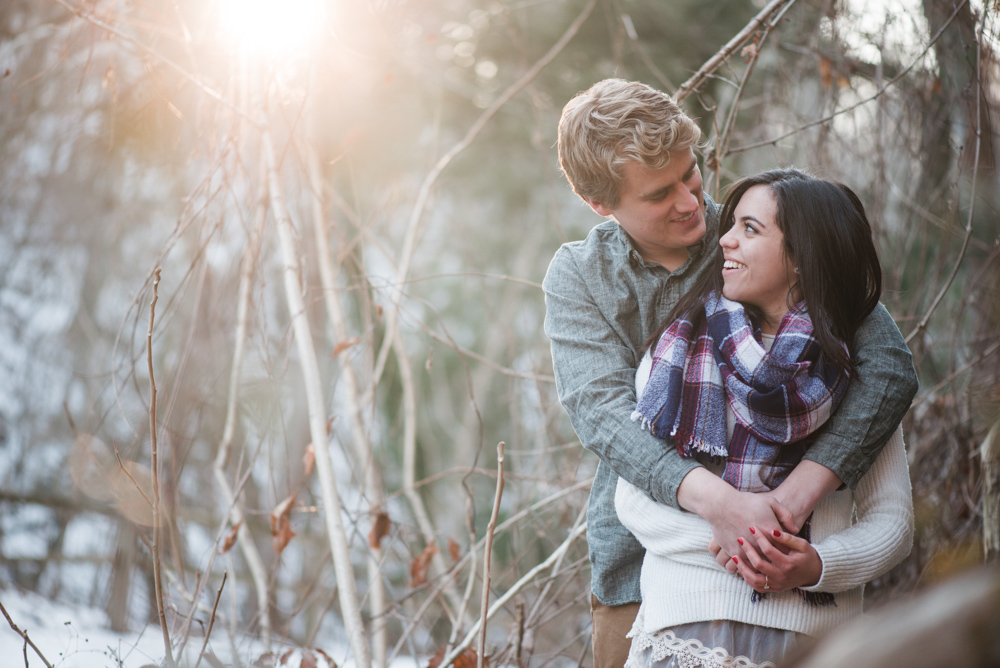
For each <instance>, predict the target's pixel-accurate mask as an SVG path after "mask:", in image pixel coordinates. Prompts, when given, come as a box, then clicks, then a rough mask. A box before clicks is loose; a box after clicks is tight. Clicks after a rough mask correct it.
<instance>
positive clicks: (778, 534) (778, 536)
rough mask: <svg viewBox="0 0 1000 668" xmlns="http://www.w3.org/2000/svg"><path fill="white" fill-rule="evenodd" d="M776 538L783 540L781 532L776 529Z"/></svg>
mask: <svg viewBox="0 0 1000 668" xmlns="http://www.w3.org/2000/svg"><path fill="white" fill-rule="evenodd" d="M774 537H775V538H781V532H780V531H778V530H777V529H775V530H774Z"/></svg>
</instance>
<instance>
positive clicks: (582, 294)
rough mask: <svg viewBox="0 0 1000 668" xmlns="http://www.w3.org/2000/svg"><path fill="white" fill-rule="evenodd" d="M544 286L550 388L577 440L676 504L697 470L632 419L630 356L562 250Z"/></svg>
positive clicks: (632, 354)
mask: <svg viewBox="0 0 1000 668" xmlns="http://www.w3.org/2000/svg"><path fill="white" fill-rule="evenodd" d="M542 287H543V288H544V290H545V308H546V312H545V333H546V334H547V335H548V337H549V339H550V340H551V342H552V366H553V370H554V371H555V377H556V390H557V392H558V393H559V400H560V402H561V403H562V405H563V407H564V408H565V409H566V412H567V413H568V414H569V418H570V422H571V423H572V425H573V428H574V429H575V430H576V433H577V436H579V438H580V442H581V443H582V444H583V446H584V447H585V448H587V449H588V450H590V451H592V452H594V453H595V454H597V456H598V457H600V459H601V461H602V462H604V463H605V464H606V465H607V466H609V467H610V468H611V470H612V471H614V472H615V473H617V474H618V475H619V476H620V477H622V478H624V479H625V480H627V481H628V482H629V483H631V484H633V485H635V486H636V487H638V488H639V489H640V490H642V491H643V492H645V493H646V494H648V495H649V496H650V498H652V499H653V500H655V501H658V502H660V503H665V504H667V505H670V506H673V507H677V488H678V487H679V486H680V484H681V481H682V480H683V479H684V476H686V475H687V474H688V473H689V472H690V471H691V470H692V469H694V468H696V467H698V466H700V465H699V464H698V463H697V462H696V461H694V460H691V459H685V458H683V457H681V456H680V454H679V453H678V452H677V451H676V450H675V449H674V447H673V446H672V445H671V444H670V443H669V442H667V441H663V440H660V439H658V438H656V437H654V436H652V435H651V434H650V433H649V432H647V431H645V430H643V429H642V428H641V427H640V425H639V424H638V423H636V422H633V421H632V420H631V415H632V412H633V411H634V410H635V405H636V397H635V367H636V364H637V361H638V360H637V359H636V354H635V352H634V351H633V350H632V348H631V347H630V346H629V345H628V342H627V341H625V340H623V338H622V337H621V335H620V334H619V333H618V331H617V328H616V326H615V324H614V323H610V322H608V321H607V320H606V319H605V317H604V314H603V313H602V312H601V310H600V309H599V308H598V306H597V304H596V302H595V300H594V298H593V295H592V294H591V292H590V290H589V288H588V287H587V284H586V281H585V280H584V278H583V276H582V274H581V272H580V270H579V267H577V265H576V263H575V261H574V258H573V256H572V254H571V253H570V252H569V251H568V250H567V249H566V248H565V247H563V248H561V249H560V250H559V251H558V252H557V253H556V255H555V257H554V258H553V260H552V263H551V264H550V265H549V270H548V272H547V273H546V275H545V279H544V281H543V282H542Z"/></svg>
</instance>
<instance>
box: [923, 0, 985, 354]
mask: <svg viewBox="0 0 1000 668" xmlns="http://www.w3.org/2000/svg"><path fill="white" fill-rule="evenodd" d="M955 12H956V13H957V12H958V10H957V9H956V10H955ZM954 16H955V15H954V14H952V17H953V18H954ZM981 44H982V34H980V39H978V40H977V41H976V153H975V160H974V161H973V163H972V191H971V192H970V193H969V215H968V218H967V219H966V222H965V238H964V239H963V240H962V249H961V250H960V251H959V253H958V260H956V261H955V266H953V267H952V268H951V274H949V275H948V280H947V281H945V283H944V285H943V286H941V289H940V290H939V291H938V293H937V296H936V297H935V298H934V301H933V302H931V305H930V307H929V308H928V309H927V313H925V314H924V317H923V318H921V320H920V322H919V323H918V324H917V326H916V327H914V328H913V331H912V332H910V333H909V334H907V336H906V343H909V342H910V341H911V340H912V339H913V337H915V336H916V335H917V334H919V333H920V332H922V331H923V330H924V328H926V327H927V323H928V322H930V319H931V316H932V315H933V314H934V311H935V310H936V309H937V307H938V304H940V303H941V300H942V299H944V294H945V293H946V292H947V291H948V288H950V287H951V284H952V281H954V280H955V276H956V275H958V269H959V267H961V266H962V262H963V261H964V260H965V253H966V251H967V250H968V249H969V240H970V239H971V238H972V216H973V214H974V213H975V211H976V181H977V180H978V178H979V148H980V145H981V143H982V115H981V110H980V99H981V98H982V90H981V87H982V73H981V72H980V66H981V62H982V46H981Z"/></svg>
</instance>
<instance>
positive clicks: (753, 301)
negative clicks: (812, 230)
mask: <svg viewBox="0 0 1000 668" xmlns="http://www.w3.org/2000/svg"><path fill="white" fill-rule="evenodd" d="M777 214H778V202H777V200H776V199H775V197H774V192H773V191H772V190H771V188H770V187H769V186H764V185H761V186H753V187H752V188H750V189H749V190H747V191H746V192H745V193H744V194H743V197H742V198H741V199H740V201H739V203H738V204H737V205H736V211H735V222H734V224H733V227H732V228H731V229H730V230H729V231H728V232H726V233H725V234H724V235H723V236H722V238H721V239H719V244H720V245H721V246H722V254H723V257H724V258H725V264H724V265H723V270H722V280H723V281H724V286H723V288H722V294H723V295H724V296H725V297H726V298H727V299H731V300H733V301H738V302H742V303H743V304H749V305H751V306H756V307H757V308H759V309H761V310H762V311H763V312H764V317H765V319H766V322H765V323H762V325H761V328H762V329H763V331H765V332H766V333H774V331H775V330H776V329H777V327H778V324H779V323H780V322H781V318H782V317H783V316H784V315H785V313H787V312H788V304H789V299H788V293H789V292H790V291H791V286H792V285H794V283H795V273H794V269H793V268H792V266H791V264H790V263H789V261H788V258H787V257H786V256H785V251H784V239H785V235H784V233H782V231H781V228H780V227H778V222H777Z"/></svg>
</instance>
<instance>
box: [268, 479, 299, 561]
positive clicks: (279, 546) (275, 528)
mask: <svg viewBox="0 0 1000 668" xmlns="http://www.w3.org/2000/svg"><path fill="white" fill-rule="evenodd" d="M294 503H295V492H293V493H292V495H291V496H289V497H288V498H287V499H285V500H284V501H282V502H281V503H279V504H278V505H277V506H275V507H274V510H272V511H271V536H272V537H273V538H274V551H275V552H276V553H278V554H281V552H282V550H284V549H285V547H286V546H287V545H288V541H290V540H291V539H292V538H293V537H294V536H295V532H294V531H292V522H291V520H290V519H289V518H288V516H289V514H290V513H291V512H292V507H293V504H294Z"/></svg>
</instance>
